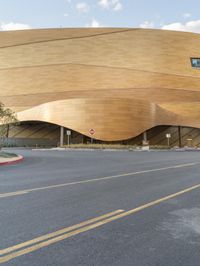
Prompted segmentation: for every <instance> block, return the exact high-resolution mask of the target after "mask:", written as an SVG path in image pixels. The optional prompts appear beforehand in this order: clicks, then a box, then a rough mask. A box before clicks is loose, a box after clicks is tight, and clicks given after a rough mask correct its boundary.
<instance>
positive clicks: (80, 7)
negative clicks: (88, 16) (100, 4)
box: [76, 2, 90, 13]
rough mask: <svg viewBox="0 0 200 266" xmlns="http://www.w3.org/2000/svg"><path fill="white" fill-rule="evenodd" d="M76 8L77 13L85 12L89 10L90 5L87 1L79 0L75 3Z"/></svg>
mask: <svg viewBox="0 0 200 266" xmlns="http://www.w3.org/2000/svg"><path fill="white" fill-rule="evenodd" d="M76 9H77V10H78V12H79V13H87V12H89V10H90V7H89V5H88V4H87V3H85V2H81V3H77V4H76Z"/></svg>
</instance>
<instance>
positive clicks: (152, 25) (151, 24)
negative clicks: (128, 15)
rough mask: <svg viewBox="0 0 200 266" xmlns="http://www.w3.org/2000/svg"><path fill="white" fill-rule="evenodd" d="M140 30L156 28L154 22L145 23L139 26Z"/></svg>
mask: <svg viewBox="0 0 200 266" xmlns="http://www.w3.org/2000/svg"><path fill="white" fill-rule="evenodd" d="M139 27H140V28H144V29H150V28H154V23H153V22H152V21H147V20H146V21H144V22H142V23H141V24H140V25H139Z"/></svg>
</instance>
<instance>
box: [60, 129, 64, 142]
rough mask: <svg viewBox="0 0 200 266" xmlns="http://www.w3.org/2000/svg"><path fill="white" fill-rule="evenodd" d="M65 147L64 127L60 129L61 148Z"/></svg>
mask: <svg viewBox="0 0 200 266" xmlns="http://www.w3.org/2000/svg"><path fill="white" fill-rule="evenodd" d="M63 145H64V127H60V146H63Z"/></svg>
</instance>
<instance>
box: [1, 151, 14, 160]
mask: <svg viewBox="0 0 200 266" xmlns="http://www.w3.org/2000/svg"><path fill="white" fill-rule="evenodd" d="M13 157H17V154H15V153H8V152H3V151H0V158H13Z"/></svg>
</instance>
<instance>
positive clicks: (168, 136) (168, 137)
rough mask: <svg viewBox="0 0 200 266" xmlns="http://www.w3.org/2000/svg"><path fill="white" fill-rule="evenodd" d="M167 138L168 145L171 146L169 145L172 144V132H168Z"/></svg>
mask: <svg viewBox="0 0 200 266" xmlns="http://www.w3.org/2000/svg"><path fill="white" fill-rule="evenodd" d="M166 138H167V146H168V147H169V146H170V138H171V134H170V133H167V134H166Z"/></svg>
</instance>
